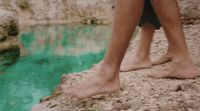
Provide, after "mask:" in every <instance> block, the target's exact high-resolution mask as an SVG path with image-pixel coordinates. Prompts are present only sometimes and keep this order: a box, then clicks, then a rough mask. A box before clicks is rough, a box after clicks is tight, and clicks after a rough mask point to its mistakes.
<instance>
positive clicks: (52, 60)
mask: <svg viewBox="0 0 200 111" xmlns="http://www.w3.org/2000/svg"><path fill="white" fill-rule="evenodd" d="M109 29H110V28H109V27H108V26H81V25H70V26H35V27H30V28H28V29H27V30H25V31H23V32H21V34H20V37H19V40H20V42H21V48H20V50H21V53H20V55H21V57H20V58H18V60H17V61H16V62H15V63H14V64H12V65H11V66H9V67H7V68H6V70H5V71H4V72H3V74H1V75H0V111H30V110H31V107H32V106H33V105H34V104H36V103H38V102H39V100H40V98H42V97H44V96H48V95H50V94H51V91H52V90H53V89H54V88H55V86H56V85H57V84H59V82H60V77H61V75H62V74H64V73H65V74H66V73H73V72H80V71H83V70H86V69H88V68H90V67H91V66H92V65H93V64H95V63H98V62H99V61H100V60H102V58H103V55H104V52H105V48H106V46H107V42H108V36H109V34H110V31H109ZM8 61H9V59H8ZM0 67H2V66H0Z"/></svg>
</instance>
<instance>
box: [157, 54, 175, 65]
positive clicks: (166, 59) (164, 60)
mask: <svg viewBox="0 0 200 111" xmlns="http://www.w3.org/2000/svg"><path fill="white" fill-rule="evenodd" d="M171 60H172V57H171V55H170V54H169V53H166V54H165V55H163V56H162V57H160V58H159V59H158V60H156V61H154V62H153V65H160V64H164V63H167V62H170V61H171Z"/></svg>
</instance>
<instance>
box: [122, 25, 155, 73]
mask: <svg viewBox="0 0 200 111" xmlns="http://www.w3.org/2000/svg"><path fill="white" fill-rule="evenodd" d="M154 32H155V28H154V26H153V25H151V24H149V23H146V24H144V25H143V26H142V31H141V41H140V46H139V48H138V49H137V52H136V55H135V57H133V58H130V60H128V62H127V63H126V64H125V65H122V67H121V69H120V71H122V72H126V71H131V70H139V69H144V68H149V67H151V66H152V63H151V61H150V57H149V52H150V47H151V42H152V39H153V35H154Z"/></svg>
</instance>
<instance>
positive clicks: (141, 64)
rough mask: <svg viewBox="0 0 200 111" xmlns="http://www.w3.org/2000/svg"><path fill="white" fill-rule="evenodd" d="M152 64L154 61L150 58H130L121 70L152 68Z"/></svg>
mask: <svg viewBox="0 0 200 111" xmlns="http://www.w3.org/2000/svg"><path fill="white" fill-rule="evenodd" d="M151 66H152V63H151V62H150V60H149V59H137V58H135V59H133V58H132V59H130V60H129V61H128V62H127V63H125V65H122V66H121V69H120V71H121V72H128V71H134V70H139V69H145V68H150V67H151Z"/></svg>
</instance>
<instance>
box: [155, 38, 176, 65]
mask: <svg viewBox="0 0 200 111" xmlns="http://www.w3.org/2000/svg"><path fill="white" fill-rule="evenodd" d="M168 45H169V46H168V50H167V53H166V54H164V55H162V56H161V57H160V58H159V59H157V60H156V61H153V62H152V64H153V65H160V64H164V63H167V62H170V61H172V52H173V44H172V42H171V41H170V40H169V39H168Z"/></svg>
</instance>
